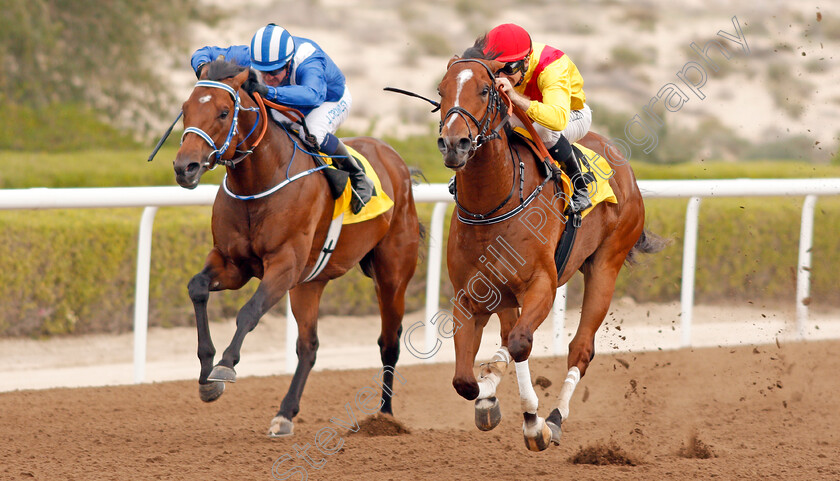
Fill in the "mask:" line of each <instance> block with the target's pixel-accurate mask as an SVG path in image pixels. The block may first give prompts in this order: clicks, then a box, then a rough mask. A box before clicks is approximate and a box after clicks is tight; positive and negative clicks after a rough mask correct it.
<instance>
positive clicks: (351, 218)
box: [323, 144, 394, 225]
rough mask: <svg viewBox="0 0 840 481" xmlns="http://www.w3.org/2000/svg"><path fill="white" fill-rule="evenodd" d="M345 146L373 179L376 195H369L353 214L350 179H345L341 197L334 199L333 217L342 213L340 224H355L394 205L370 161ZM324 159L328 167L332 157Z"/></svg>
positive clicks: (331, 162) (375, 215)
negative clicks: (368, 200)
mask: <svg viewBox="0 0 840 481" xmlns="http://www.w3.org/2000/svg"><path fill="white" fill-rule="evenodd" d="M345 146H346V147H347V151H348V152H350V155H352V156H353V157H355V158H356V159H358V160H359V162H361V163H362V167H364V169H365V174H366V175H367V176H368V177H369V178H370V180H372V181H373V185H374V187H376V195H375V196H373V197H371V199H370V202H368V203H367V205H365V206H364V207H362V210H360V211H359V213H358V214H354V213H353V212H352V211H351V210H350V198H351V196H352V189H351V188H350V179H347V185H345V187H344V192H342V194H341V197H339V198H338V199H336V200H335V209H334V210H333V219H335V218H336V217H338V216H339V215H341V214H342V213H344V219H343V220H342V222H341V223H342V225H347V224H356V223H359V222H364V221H366V220H370V219H373V218H374V217H377V216H379V215H381V214H383V213H385V212H387V211H388V209H390V208H391V207H393V205H394V201H393V200H391V198H390V197H388V194H386V193H385V191H384V190H383V189H382V182H380V180H379V175H378V174H377V173H376V171H375V170H373V167H372V166H371V165H370V162H368V160H367V159H366V158H365V157H364V156H363V155H362V154H360V153H359V152H358V151H356V150H355V149H353V148H352V147H350V146H349V145H347V144H345ZM323 159H324V161H325V162H326V163H327V164H329V165H330V166H331V167H330V168H333V169H334V168H335V167H332V164H333V159H331V158H329V157H326V156H323Z"/></svg>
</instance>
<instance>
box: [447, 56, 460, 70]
mask: <svg viewBox="0 0 840 481" xmlns="http://www.w3.org/2000/svg"><path fill="white" fill-rule="evenodd" d="M459 58H461V57H459V56H457V55H453V56H452V58H450V59H449V63H448V64H446V69H447V70H449V67H451V66H452V62H454V61H456V60H458V59H459Z"/></svg>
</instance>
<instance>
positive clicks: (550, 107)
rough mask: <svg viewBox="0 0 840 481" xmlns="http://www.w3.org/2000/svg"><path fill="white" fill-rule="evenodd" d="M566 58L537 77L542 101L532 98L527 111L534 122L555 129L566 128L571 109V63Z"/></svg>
mask: <svg viewBox="0 0 840 481" xmlns="http://www.w3.org/2000/svg"><path fill="white" fill-rule="evenodd" d="M564 60H565V56H564V57H563V58H561V59H559V60H557V61H556V62H554V63H553V64H551V65H549V66H548V67H546V68H545V70H543V72H542V73H541V74H540V76H539V78H538V79H537V86H538V87H539V88H540V93H541V94H542V97H543V98H542V102H539V101H536V100H531V101H530V102H529V105H528V108H527V109H526V111H525V112H526V113H527V114H528V117H530V118H531V119H533V120H534V122H537V123H538V124H540V125H542V126H544V127H546V128H548V129H551V130H555V131H561V130H564V129H565V128H566V126H567V125H568V123H569V112H570V111H571V105H570V104H571V100H572V86H571V73H570V72H569V69H570V65H571V63H570V62H568V61H564Z"/></svg>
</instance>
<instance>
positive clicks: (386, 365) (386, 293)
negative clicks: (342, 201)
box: [373, 227, 417, 414]
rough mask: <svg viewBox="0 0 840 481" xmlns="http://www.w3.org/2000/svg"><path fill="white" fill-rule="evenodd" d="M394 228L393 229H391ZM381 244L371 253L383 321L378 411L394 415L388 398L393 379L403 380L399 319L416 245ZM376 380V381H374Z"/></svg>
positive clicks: (401, 317)
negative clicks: (380, 387) (399, 370)
mask: <svg viewBox="0 0 840 481" xmlns="http://www.w3.org/2000/svg"><path fill="white" fill-rule="evenodd" d="M392 228H393V227H392ZM388 240H389V238H388V237H386V239H385V240H384V241H383V242H381V243H380V244H379V245H378V246H377V247H376V248H375V249H374V251H373V280H374V285H375V286H376V297H377V299H378V300H379V313H380V316H381V318H382V330H381V332H380V334H379V339H378V340H377V344H379V357H380V359H381V360H382V373H381V383H380V384H381V386H382V401H381V403H380V408H379V411H380V412H382V413H385V414H394V410H393V407H392V405H391V397H393V395H394V377H395V376H396V377H397V379H399V380H400V382H401V383H405V379H403V378H402V376H400V374H399V373H397V372H396V365H397V361H398V360H399V357H400V335H401V334H402V320H403V316H404V315H405V290H406V288H407V287H408V282H409V281H410V280H411V277H412V275H414V268H415V266H416V264H417V246H416V243H415V245H414V249H411V248H410V247H411V246H409V248H408V249H406V248H405V247H404V246H397V245H396V244H394V243H392V242H388ZM377 380H378V381H379V379H377Z"/></svg>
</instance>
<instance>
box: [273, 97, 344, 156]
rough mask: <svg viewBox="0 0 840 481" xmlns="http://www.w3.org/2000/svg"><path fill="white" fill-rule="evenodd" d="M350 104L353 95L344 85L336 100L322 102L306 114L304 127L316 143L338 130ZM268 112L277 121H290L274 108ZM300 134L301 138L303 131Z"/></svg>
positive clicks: (319, 143) (320, 142)
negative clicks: (342, 93)
mask: <svg viewBox="0 0 840 481" xmlns="http://www.w3.org/2000/svg"><path fill="white" fill-rule="evenodd" d="M352 105H353V97H352V96H351V95H350V89H349V88H347V87H344V95H342V96H341V98H340V99H338V101H336V102H324V103H322V104H321V105H319V106H318V107H316V108H314V109H312V111H311V112H309V114H307V115H306V128H307V129H309V133H310V134H312V135H314V136H315V138H316V139H318V145H321V144H322V143H323V142H324V137H326V136H327V134H334V133H335V132H336V130H338V127H339V126H341V124H342V123H343V122H344V121H345V120H347V117H349V116H350V107H351V106H352ZM270 112H271V115H272V116H273V117H274V119H275V120H277V121H278V122H281V123H291V121H290V120H289V119H287V118H286V117H285V116H284V115H282V114H281V113H279V112H277V111H275V110H271V111H270ZM300 135H301V138H303V135H304V133H303V131H301V132H300Z"/></svg>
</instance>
